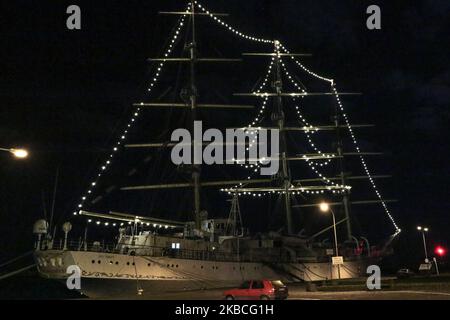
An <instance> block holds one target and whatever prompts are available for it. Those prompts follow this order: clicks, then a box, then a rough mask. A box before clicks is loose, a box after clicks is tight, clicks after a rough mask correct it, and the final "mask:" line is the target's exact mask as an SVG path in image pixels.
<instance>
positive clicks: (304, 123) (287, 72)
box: [280, 59, 334, 167]
mask: <svg viewBox="0 0 450 320" xmlns="http://www.w3.org/2000/svg"><path fill="white" fill-rule="evenodd" d="M280 61H281V66H282V69H283V71H284V73H285V76H286V77H287V78H288V79H289V81H290V82H291V83H292V84H293V85H294V86H295V87H296V88H297V89H298V90H300V91H301V92H303V93H307V91H306V90H304V89H303V88H302V87H301V86H300V85H299V84H298V83H297V82H296V81H295V80H294V78H293V77H292V76H291V75H290V73H289V71H288V70H287V68H286V65H285V64H284V62H283V60H282V59H280ZM301 98H302V99H304V96H302V97H301ZM292 99H293V100H294V101H296V97H293V98H292ZM295 112H296V114H297V116H298V118H299V121H300V122H301V123H302V124H303V125H304V126H305V127H310V128H311V129H310V130H308V129H307V128H305V131H303V133H304V134H305V135H306V138H307V140H308V143H309V145H310V146H311V148H313V149H314V151H316V152H317V153H318V154H322V151H321V150H320V149H319V148H317V147H316V145H315V143H314V142H313V141H312V138H311V135H310V132H311V133H312V134H314V133H317V131H318V129H314V127H313V126H312V125H311V124H310V123H309V122H308V121H307V120H306V119H305V118H304V117H303V115H302V113H301V112H300V108H299V106H298V105H296V106H295ZM332 156H334V155H332ZM331 161H332V159H331V158H330V159H327V160H325V161H313V162H312V163H314V164H315V165H318V166H320V167H324V166H327V165H328V164H330V163H331Z"/></svg>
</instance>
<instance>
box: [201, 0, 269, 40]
mask: <svg viewBox="0 0 450 320" xmlns="http://www.w3.org/2000/svg"><path fill="white" fill-rule="evenodd" d="M194 3H195V4H196V5H197V7H198V8H199V9H200V10H202V11H203V13H206V14H207V15H208V16H209V17H210V18H212V19H213V20H214V21H215V22H217V23H218V24H219V25H222V26H223V27H225V28H226V29H228V30H229V31H230V32H232V33H233V34H235V35H237V36H239V37H241V38H242V39H246V40H251V41H254V42H261V43H274V41H273V40H268V39H263V38H257V37H253V36H249V35H247V34H244V33H242V32H240V31H238V30H237V29H235V28H233V27H232V26H230V25H229V24H228V23H226V22H224V21H223V20H221V19H219V18H218V17H216V16H215V15H214V14H212V13H211V12H209V11H208V10H207V9H206V8H205V7H203V6H202V5H201V4H200V3H199V2H198V1H194Z"/></svg>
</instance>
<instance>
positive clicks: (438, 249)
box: [434, 246, 447, 257]
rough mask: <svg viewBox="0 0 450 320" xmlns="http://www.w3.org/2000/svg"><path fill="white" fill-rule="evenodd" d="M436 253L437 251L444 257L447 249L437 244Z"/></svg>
mask: <svg viewBox="0 0 450 320" xmlns="http://www.w3.org/2000/svg"><path fill="white" fill-rule="evenodd" d="M434 253H436V254H437V255H438V256H440V257H442V256H445V254H446V253H447V250H445V248H443V247H441V246H437V247H436V249H434Z"/></svg>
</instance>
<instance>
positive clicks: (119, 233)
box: [35, 1, 400, 297]
mask: <svg viewBox="0 0 450 320" xmlns="http://www.w3.org/2000/svg"><path fill="white" fill-rule="evenodd" d="M163 14H168V15H176V16H178V17H179V20H178V25H177V27H176V28H175V29H174V34H173V37H172V38H171V40H170V41H169V45H168V48H167V49H166V51H165V53H164V54H163V56H162V57H158V58H155V59H150V60H152V61H153V62H154V63H155V64H156V71H155V75H154V77H153V78H152V82H151V83H150V86H149V88H148V89H149V91H150V92H151V90H153V88H154V87H155V86H156V83H157V81H158V79H159V78H160V76H161V74H162V72H163V68H164V66H165V64H171V63H180V64H187V65H188V68H187V69H188V73H189V77H188V79H189V80H188V85H187V86H186V88H185V89H183V90H182V93H181V94H180V96H181V97H182V101H181V102H177V101H168V102H160V101H153V102H147V101H142V102H137V103H135V104H134V106H135V108H136V110H135V111H134V112H133V116H132V118H131V120H130V122H129V123H128V125H127V126H126V128H125V129H124V131H123V133H122V134H121V136H120V138H119V140H118V142H117V144H116V145H115V146H114V147H113V151H112V153H111V154H110V155H109V157H108V159H107V160H106V162H105V163H103V164H102V165H101V167H100V168H101V170H100V173H99V174H98V176H97V177H96V179H95V180H94V181H93V182H91V186H90V188H89V189H88V190H87V192H86V194H85V195H83V196H82V198H81V201H80V203H79V204H78V207H77V210H76V211H75V212H74V217H73V218H74V223H77V221H78V222H79V221H81V220H82V221H84V222H85V223H86V227H85V232H84V235H83V236H80V237H79V239H77V240H76V241H75V240H73V239H72V238H71V237H70V232H71V228H72V224H71V223H69V222H67V223H65V224H64V225H63V231H64V238H62V239H60V240H58V239H56V237H55V236H54V233H53V234H52V232H51V230H53V229H52V228H53V227H54V226H52V225H50V226H48V224H47V222H46V221H38V222H37V223H36V225H35V233H36V234H37V236H38V239H37V241H36V251H35V257H36V263H37V266H38V269H39V272H40V274H41V275H42V276H44V277H48V278H52V279H66V278H67V277H68V275H69V274H68V273H67V268H68V267H69V266H72V265H76V266H78V267H79V268H80V271H81V276H82V281H81V285H82V288H81V291H82V292H84V293H86V294H87V295H88V296H93V297H109V296H115V297H125V296H130V294H131V295H132V294H140V295H143V294H152V293H155V292H161V291H170V290H183V289H200V288H211V287H228V286H234V285H237V284H239V283H240V282H241V281H242V280H245V279H262V278H268V279H281V280H284V281H286V282H293V281H317V280H325V279H333V278H352V277H359V276H361V275H363V274H365V272H366V269H365V266H366V265H367V264H368V263H370V262H371V261H374V260H376V259H379V258H381V256H382V255H383V254H384V252H385V250H386V246H371V245H370V243H369V241H368V240H367V238H364V237H360V238H359V239H358V238H357V237H355V235H354V233H353V232H352V216H353V214H352V213H351V211H350V207H351V205H352V204H356V205H358V204H372V203H373V204H381V206H382V208H383V209H384V210H385V212H386V213H387V215H388V218H389V219H390V221H391V222H392V224H393V226H394V232H395V235H396V234H398V233H399V232H400V230H399V228H398V227H397V225H396V224H395V222H394V220H393V217H392V216H391V214H390V212H389V210H388V208H387V206H386V203H387V202H388V200H385V199H383V198H382V196H381V194H380V192H379V190H378V189H377V187H376V185H375V179H377V178H384V177H386V176H374V175H371V174H370V171H369V169H368V167H367V164H366V162H365V160H364V156H366V155H371V154H373V153H364V152H362V151H361V150H360V148H359V146H358V144H357V140H356V137H355V134H354V131H353V130H354V129H355V128H358V127H366V126H368V125H351V124H350V122H349V119H348V116H347V114H346V113H345V111H344V107H343V104H342V101H341V100H340V96H343V95H354V93H342V92H338V91H337V89H336V86H335V82H334V81H333V80H332V79H328V78H325V77H322V76H320V75H318V74H316V73H314V72H313V71H311V70H309V69H308V68H306V67H305V66H304V65H303V64H302V63H301V62H300V61H299V60H298V59H299V57H302V56H308V55H307V54H295V53H291V52H289V51H288V50H287V49H286V47H285V46H284V45H283V44H282V43H281V42H280V41H278V40H267V39H262V38H256V37H253V36H249V35H246V34H244V33H241V32H240V31H238V30H236V29H235V28H233V27H232V26H230V25H228V24H227V23H226V22H224V21H223V20H222V19H221V18H220V17H221V16H222V14H215V13H212V12H210V11H208V10H207V9H206V8H205V7H203V6H202V5H201V4H200V3H199V2H197V1H191V2H189V4H188V6H187V8H186V10H184V11H181V12H163ZM197 18H202V19H209V18H210V19H211V20H212V21H213V22H215V23H217V24H219V25H221V26H223V27H225V28H226V29H228V31H230V32H231V33H232V34H234V35H235V36H238V37H240V38H242V39H244V40H248V41H252V42H256V43H259V44H265V45H266V48H270V50H267V51H265V52H251V53H243V56H244V57H245V58H246V59H267V58H268V60H269V61H270V63H269V67H268V69H267V72H266V74H265V75H264V76H263V78H262V81H261V82H260V85H259V87H258V88H257V89H256V90H253V91H251V90H249V91H251V92H247V93H236V94H234V96H235V97H236V98H239V99H244V100H245V99H247V100H248V101H251V99H253V100H256V101H259V102H260V103H261V106H260V107H259V109H258V112H257V115H256V117H255V118H254V119H253V120H252V121H251V122H249V123H242V121H241V119H240V118H241V117H242V116H241V115H242V113H245V112H250V111H249V110H251V109H254V106H252V105H244V104H239V105H236V104H223V103H221V104H213V103H203V102H202V101H201V99H200V98H201V97H200V96H199V92H198V91H199V90H198V79H197V75H198V72H197V66H198V65H199V64H203V63H208V64H209V63H221V64H223V63H236V62H238V61H240V60H241V59H226V58H214V57H208V58H205V57H202V56H201V55H200V54H199V51H198V41H199V40H198V38H197V32H196V19H197ZM184 29H186V30H187V32H186V36H185V39H186V40H185V45H184V52H185V53H186V56H184V57H171V53H172V51H173V50H174V47H175V45H176V43H177V41H178V40H179V38H180V37H181V31H182V30H184ZM288 61H289V62H290V63H292V64H293V65H294V66H296V67H298V68H299V70H300V71H302V72H304V73H305V74H307V75H308V76H310V77H313V78H314V79H317V80H319V81H321V82H323V83H325V88H326V90H323V91H321V92H310V91H308V90H307V88H306V87H305V86H304V85H303V83H302V82H301V81H300V80H299V77H297V75H296V74H295V73H293V72H292V73H290V72H289V71H288V66H287V64H288V63H287V62H288ZM243 80H244V79H243ZM244 82H245V81H244ZM318 97H328V98H330V99H332V101H333V102H332V107H331V109H330V110H332V123H331V124H329V125H319V126H314V125H311V123H310V122H308V120H307V118H306V116H305V115H304V114H303V110H302V108H301V104H302V103H303V101H306V100H307V99H315V98H318ZM150 108H173V109H180V108H181V109H186V110H189V113H188V115H189V117H188V121H187V125H186V128H188V129H189V130H190V132H191V141H190V143H191V148H192V149H191V151H192V155H193V156H194V158H195V154H196V152H198V151H197V150H198V146H199V145H200V146H203V144H204V142H203V141H200V140H201V139H199V137H198V136H197V135H196V134H194V131H195V124H196V123H198V121H201V116H200V113H199V110H202V111H204V112H215V110H229V112H230V113H233V112H236V111H237V110H239V111H240V116H237V117H236V127H239V128H242V130H243V131H244V133H245V134H246V135H248V137H249V139H248V140H247V141H246V142H245V143H244V147H245V150H246V151H248V150H249V148H250V147H251V146H252V144H255V143H258V141H259V140H258V138H259V136H260V132H262V130H277V132H279V139H278V141H276V143H277V144H278V153H277V154H276V155H275V157H272V158H271V160H274V161H278V163H279V170H278V172H277V173H275V174H273V175H268V176H260V177H258V175H257V173H258V172H260V169H261V167H263V166H264V161H263V160H266V159H256V160H257V161H250V160H249V159H247V160H245V159H244V160H242V159H234V158H233V160H235V161H234V165H235V166H236V165H237V166H241V167H243V169H244V170H245V169H247V170H248V171H249V172H250V174H249V175H248V176H247V177H246V178H241V179H237V180H236V179H235V180H207V179H206V178H205V179H202V176H201V174H202V166H201V164H200V163H197V162H195V161H194V163H193V164H189V165H186V166H183V170H184V171H183V172H184V173H186V172H188V174H189V176H190V179H189V181H177V182H167V183H158V184H148V185H134V186H122V187H121V192H123V193H130V192H143V193H144V192H152V191H154V190H161V189H163V190H170V191H173V192H177V191H178V190H180V189H192V197H191V198H192V204H193V206H192V210H191V209H190V208H189V206H190V205H188V204H187V205H186V208H185V211H186V212H189V211H192V215H187V216H186V217H184V219H166V218H161V217H158V218H156V217H150V216H147V215H136V214H133V213H123V212H115V211H109V212H107V213H102V212H96V211H95V209H94V208H93V207H94V204H95V203H94V202H95V201H92V200H91V201H90V200H89V199H92V198H93V197H92V195H93V194H94V193H95V191H96V187H97V184H98V182H99V180H100V179H101V178H102V177H103V176H104V175H106V172H107V171H108V168H109V167H110V165H111V162H112V159H113V158H114V156H115V154H116V152H117V151H118V150H119V149H120V148H124V149H134V150H136V149H139V148H145V149H146V150H156V151H155V152H158V150H160V149H166V148H171V147H173V146H174V145H175V143H173V142H164V141H160V142H152V143H140V144H126V143H125V142H124V141H125V139H126V138H127V136H128V134H129V130H130V127H131V126H132V125H133V124H134V123H135V122H136V121H137V119H138V117H141V112H142V110H144V109H150ZM292 115H294V116H295V117H297V119H295V120H296V122H297V123H298V124H297V125H292V124H291V123H292V121H290V119H289V117H290V116H292ZM263 118H265V120H266V121H265V122H263V121H262V120H263ZM320 132H329V133H332V134H333V136H334V139H333V140H334V143H332V147H333V148H334V150H333V152H323V151H322V150H321V149H320V148H319V147H318V145H317V144H318V143H317V142H315V140H314V137H315V135H317V134H318V133H320ZM291 133H292V134H296V135H299V134H302V135H305V137H306V140H305V141H306V142H307V143H308V144H309V148H310V149H311V150H313V152H309V153H303V154H300V153H298V151H295V148H292V147H293V144H294V147H295V145H297V144H298V139H289V134H291ZM344 134H348V136H349V137H350V141H351V143H352V144H353V147H354V151H353V152H347V151H346V149H345V148H344V145H343V139H342V136H343V135H344ZM292 140H293V141H292ZM227 143H228V142H227ZM272 143H274V141H272ZM218 144H219V145H221V146H222V145H224V144H226V143H224V142H220V143H218ZM293 149H294V150H293ZM346 157H356V158H358V159H359V160H360V161H361V163H362V167H363V170H364V175H351V174H349V173H348V172H346V168H345V163H344V160H345V158H346ZM228 160H229V159H228ZM253 160H255V159H253ZM293 163H295V165H292V164H293ZM299 163H300V164H302V165H304V166H305V167H306V168H308V169H310V170H311V172H312V173H313V174H314V175H315V177H314V178H302V172H301V171H300V170H299V169H298V164H299ZM332 166H333V168H337V169H338V171H337V174H336V173H335V174H334V175H333V176H331V177H327V176H326V175H325V174H324V173H323V169H325V168H327V167H328V168H330V167H332ZM358 181H366V182H368V183H369V184H370V185H371V186H372V187H373V188H374V190H375V193H376V196H377V198H376V199H374V200H360V201H356V200H352V199H350V192H351V190H352V186H351V184H350V183H351V182H358ZM205 188H208V189H211V188H212V189H214V188H215V189H217V192H219V193H222V194H224V195H227V196H229V198H230V199H229V200H230V205H229V206H230V210H229V216H228V217H218V216H217V215H216V214H215V213H214V212H206V210H205V209H204V207H203V204H202V196H201V195H202V190H203V189H205ZM242 196H245V197H253V198H254V200H255V201H258V199H260V198H262V197H265V196H271V197H277V205H278V207H279V208H280V211H281V212H282V213H283V219H282V220H283V225H284V227H283V228H281V229H277V230H271V231H267V232H265V233H258V234H254V233H252V232H249V231H248V229H249V228H248V226H245V225H244V224H243V218H242V216H245V215H246V212H241V209H240V205H239V198H240V197H242ZM309 196H312V197H314V198H313V199H312V202H313V203H306V201H304V200H307V199H308V197H309ZM319 197H321V198H322V201H324V199H328V201H327V202H328V204H329V205H330V206H331V207H332V208H333V207H334V208H342V210H341V211H340V212H342V216H340V217H338V218H339V219H338V221H337V222H336V223H335V224H334V225H331V226H330V223H327V226H326V227H325V228H322V229H321V230H316V232H314V233H312V234H304V232H302V231H301V228H300V226H299V225H298V223H297V222H298V219H296V218H295V217H293V210H296V211H295V212H297V211H299V210H300V211H302V210H307V209H308V208H317V206H318V204H319V203H318V202H317V201H318V199H319ZM297 198H299V199H301V200H297ZM310 200H311V199H310ZM180 201H181V200H180ZM189 203H190V202H189ZM227 206H228V204H227ZM160 211H161V210H160ZM210 214H211V217H210V216H209V215H210ZM333 216H334V213H333ZM330 221H331V220H330ZM96 225H98V226H100V225H102V226H110V227H113V228H114V230H115V231H116V232H115V233H116V237H115V238H114V237H113V239H111V241H104V240H100V241H92V240H91V239H90V238H89V237H88V228H94V227H96ZM333 227H334V228H336V227H337V228H345V230H346V238H345V239H340V240H341V241H340V242H338V241H337V239H335V240H336V243H335V245H336V249H338V250H339V257H342V260H343V261H342V260H341V261H339V259H332V257H333V256H338V252H337V250H335V249H334V247H335V246H334V245H333V244H331V243H330V242H328V241H326V240H325V241H319V240H318V239H319V238H320V236H321V235H324V234H325V233H330V232H331V231H332V229H333ZM250 229H251V228H250Z"/></svg>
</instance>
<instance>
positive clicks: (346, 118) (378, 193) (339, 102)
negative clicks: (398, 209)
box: [280, 43, 401, 235]
mask: <svg viewBox="0 0 450 320" xmlns="http://www.w3.org/2000/svg"><path fill="white" fill-rule="evenodd" d="M280 47H281V48H282V49H283V51H284V52H285V53H288V54H289V53H290V51H289V50H288V49H287V48H286V47H285V46H283V44H281V43H280ZM291 59H292V61H293V62H294V63H295V64H297V65H298V66H299V67H300V68H301V69H302V70H303V71H305V72H306V73H308V74H309V75H311V76H313V77H315V78H317V79H320V80H323V81H326V82H329V83H330V85H331V88H332V90H333V92H334V96H335V98H336V101H337V103H338V105H339V108H340V110H341V113H342V115H343V117H344V119H345V122H346V126H347V128H348V130H349V132H350V136H351V137H352V140H353V143H354V145H355V149H356V151H357V152H358V153H360V152H361V151H360V148H359V146H358V143H357V140H356V137H355V134H354V133H353V130H352V127H351V125H350V121H349V120H348V117H347V115H346V113H345V111H344V106H343V105H342V102H341V101H340V98H339V94H338V92H337V90H336V87H335V85H336V83H335V82H334V80H333V79H329V78H325V77H322V76H320V75H318V74H317V73H315V72H313V71H311V70H310V69H308V68H306V67H305V66H304V65H303V64H302V63H301V62H300V61H298V60H297V59H296V58H295V57H294V56H291ZM359 157H360V160H361V164H362V166H363V168H364V171H365V172H366V174H367V177H368V178H369V181H370V183H371V185H372V187H373V189H374V191H375V193H376V195H377V197H378V198H379V199H380V201H381V203H382V206H383V208H384V210H385V212H386V214H387V216H388V217H389V219H390V221H391V222H392V224H393V226H394V228H395V230H396V233H395V235H397V234H399V233H400V232H401V229H400V228H399V227H398V225H397V223H396V222H395V219H394V217H393V216H392V214H391V213H390V210H389V208H388V207H387V205H386V203H385V202H384V201H383V198H382V197H381V194H380V192H379V190H378V188H377V186H376V184H375V181H374V180H373V178H372V175H371V174H370V171H369V169H368V167H367V164H366V162H365V160H364V157H363V156H362V155H360V156H359Z"/></svg>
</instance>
